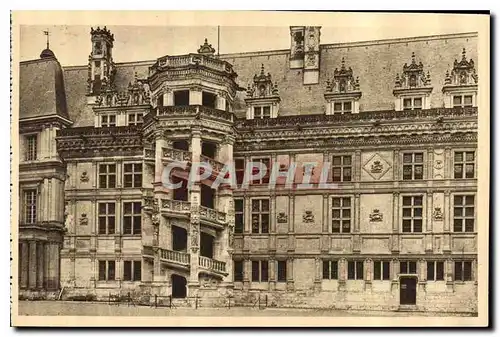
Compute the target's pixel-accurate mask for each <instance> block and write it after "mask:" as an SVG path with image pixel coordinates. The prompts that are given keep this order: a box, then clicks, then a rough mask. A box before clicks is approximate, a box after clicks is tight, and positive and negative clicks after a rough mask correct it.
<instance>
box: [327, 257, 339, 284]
mask: <svg viewBox="0 0 500 337" xmlns="http://www.w3.org/2000/svg"><path fill="white" fill-rule="evenodd" d="M323 279H324V280H338V279H339V262H338V261H323Z"/></svg>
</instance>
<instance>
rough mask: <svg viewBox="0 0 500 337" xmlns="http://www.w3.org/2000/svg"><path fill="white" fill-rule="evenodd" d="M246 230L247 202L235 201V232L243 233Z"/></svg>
mask: <svg viewBox="0 0 500 337" xmlns="http://www.w3.org/2000/svg"><path fill="white" fill-rule="evenodd" d="M244 228H245V200H243V199H234V232H235V233H243V229H244Z"/></svg>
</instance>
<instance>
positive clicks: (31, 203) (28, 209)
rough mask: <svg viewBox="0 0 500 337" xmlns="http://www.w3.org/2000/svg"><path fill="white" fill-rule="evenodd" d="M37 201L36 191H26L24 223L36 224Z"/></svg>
mask: <svg viewBox="0 0 500 337" xmlns="http://www.w3.org/2000/svg"><path fill="white" fill-rule="evenodd" d="M36 200H37V191H36V189H33V190H25V191H24V222H25V223H27V224H34V223H36V211H37V208H36Z"/></svg>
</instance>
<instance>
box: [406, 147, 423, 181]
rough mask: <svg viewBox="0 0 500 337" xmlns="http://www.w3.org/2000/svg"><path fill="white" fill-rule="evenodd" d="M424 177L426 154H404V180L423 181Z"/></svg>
mask: <svg viewBox="0 0 500 337" xmlns="http://www.w3.org/2000/svg"><path fill="white" fill-rule="evenodd" d="M423 177H424V154H423V153H422V152H416V153H404V154H403V180H421V179H423Z"/></svg>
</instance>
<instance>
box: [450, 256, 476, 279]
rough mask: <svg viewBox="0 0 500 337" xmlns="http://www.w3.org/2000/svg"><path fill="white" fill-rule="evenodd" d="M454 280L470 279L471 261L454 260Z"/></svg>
mask: <svg viewBox="0 0 500 337" xmlns="http://www.w3.org/2000/svg"><path fill="white" fill-rule="evenodd" d="M454 274H455V281H472V262H471V261H456V262H455V273H454Z"/></svg>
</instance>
